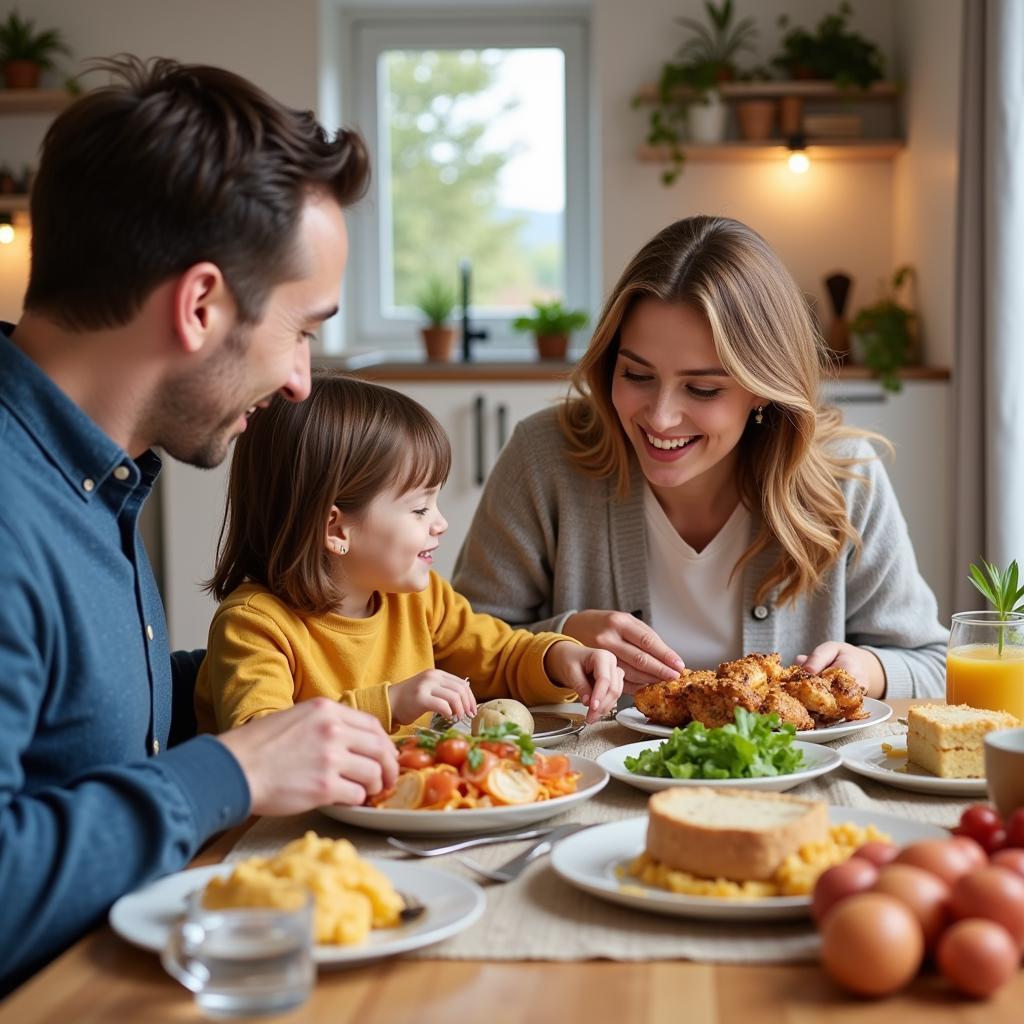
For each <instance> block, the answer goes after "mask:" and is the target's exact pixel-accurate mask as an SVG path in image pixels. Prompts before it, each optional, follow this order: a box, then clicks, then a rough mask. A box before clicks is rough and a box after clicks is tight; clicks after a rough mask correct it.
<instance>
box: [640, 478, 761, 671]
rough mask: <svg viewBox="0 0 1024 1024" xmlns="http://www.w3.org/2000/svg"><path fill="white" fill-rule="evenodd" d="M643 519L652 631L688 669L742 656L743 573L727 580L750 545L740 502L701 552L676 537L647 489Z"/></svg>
mask: <svg viewBox="0 0 1024 1024" xmlns="http://www.w3.org/2000/svg"><path fill="white" fill-rule="evenodd" d="M644 518H645V520H646V526H647V531H646V532H647V584H648V588H649V590H650V596H651V622H650V625H651V628H652V629H653V630H654V631H655V632H656V633H657V634H658V636H660V637H661V639H662V640H664V641H665V643H666V644H668V646H669V647H671V648H672V650H674V651H675V652H676V653H677V654H678V655H679V657H680V658H682V659H683V661H685V662H686V667H687V668H691V669H696V668H715V667H717V666H718V664H719V662H722V661H731V660H732V659H734V658H741V657H742V656H743V653H744V652H743V651H742V650H740V648H741V646H742V644H743V634H742V624H741V616H742V604H743V580H742V573H736V574H735V576H733V578H732V580H730V579H729V576H730V574H731V573H732V570H733V567H734V566H735V565H736V562H737V560H738V559H739V557H740V556H741V555H742V554H743V552H744V551H746V550H747V547H748V546H749V544H750V511H749V510H748V509H747V508H746V507H745V506H744V505H743V503H742V502H740V503H739V504H738V505H737V506H736V508H735V510H734V511H733V514H732V515H731V516H730V517H729V518H728V520H727V521H726V523H725V525H724V526H723V527H722V529H721V530H719V531H718V533H717V534H716V535H715V537H714V538H713V539H712V541H711V543H710V544H708V545H707V547H705V548H704V550H703V551H695V550H694V549H693V548H692V547H690V545H689V544H687V543H686V541H685V540H683V538H682V537H680V536H679V534H678V533H677V532H676V528H675V527H674V526H673V525H672V523H671V522H670V521H669V518H668V516H667V515H666V514H665V510H664V509H663V508H662V507H661V505H659V504H658V499H657V498H656V497H655V496H654V492H653V491H652V490H651V489H650V487H648V486H645V487H644Z"/></svg>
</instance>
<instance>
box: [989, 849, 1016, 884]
mask: <svg viewBox="0 0 1024 1024" xmlns="http://www.w3.org/2000/svg"><path fill="white" fill-rule="evenodd" d="M990 863H992V864H994V865H995V866H996V867H1000V868H1007V869H1008V870H1010V871H1013V872H1014V873H1015V874H1018V875H1020V876H1021V878H1024V850H1018V849H1016V848H1013V849H1010V848H1007V849H1005V850H996V852H995V853H993V854H992V856H991V858H990Z"/></svg>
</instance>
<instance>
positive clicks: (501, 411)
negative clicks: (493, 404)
mask: <svg viewBox="0 0 1024 1024" xmlns="http://www.w3.org/2000/svg"><path fill="white" fill-rule="evenodd" d="M495 416H496V417H497V420H498V452H499V453H500V452H501V449H502V448H504V447H505V442H506V441H507V440H508V406H507V405H505V403H504V402H502V403H501V404H500V405H499V406H498V408H497V409H496V410H495Z"/></svg>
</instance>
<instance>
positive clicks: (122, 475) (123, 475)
mask: <svg viewBox="0 0 1024 1024" xmlns="http://www.w3.org/2000/svg"><path fill="white" fill-rule="evenodd" d="M131 475H132V474H131V470H130V469H129V468H128V467H127V466H118V467H117V469H115V470H114V476H115V477H116V478H117V479H118V480H127V479H128V477H130V476H131Z"/></svg>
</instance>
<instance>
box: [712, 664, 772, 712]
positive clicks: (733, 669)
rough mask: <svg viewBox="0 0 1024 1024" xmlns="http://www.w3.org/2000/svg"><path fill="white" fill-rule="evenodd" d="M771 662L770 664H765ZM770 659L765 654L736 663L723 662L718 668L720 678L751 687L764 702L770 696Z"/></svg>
mask: <svg viewBox="0 0 1024 1024" xmlns="http://www.w3.org/2000/svg"><path fill="white" fill-rule="evenodd" d="M765 662H769V664H767V665H766V664H765ZM769 666H770V661H769V659H768V658H767V657H766V656H765V655H763V654H748V655H747V656H746V657H745V658H739V659H738V660H736V661H723V662H722V664H721V665H719V666H718V673H717V674H718V678H719V679H721V680H726V679H727V680H730V681H732V682H733V683H735V684H736V685H738V686H743V687H749V688H750V689H751V690H753V691H755V692H756V693H758V694H760V699H761V701H762V702H763V701H764V698H765V697H767V696H768V690H769V689H770V682H769V675H768V672H769Z"/></svg>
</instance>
